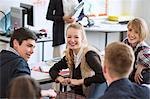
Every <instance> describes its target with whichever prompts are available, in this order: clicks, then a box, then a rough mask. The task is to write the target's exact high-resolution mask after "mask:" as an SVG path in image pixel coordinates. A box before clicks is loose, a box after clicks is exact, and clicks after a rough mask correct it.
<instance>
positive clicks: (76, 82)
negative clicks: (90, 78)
mask: <svg viewBox="0 0 150 99" xmlns="http://www.w3.org/2000/svg"><path fill="white" fill-rule="evenodd" d="M83 83H84V79H70V84H71V85H82V84H83Z"/></svg>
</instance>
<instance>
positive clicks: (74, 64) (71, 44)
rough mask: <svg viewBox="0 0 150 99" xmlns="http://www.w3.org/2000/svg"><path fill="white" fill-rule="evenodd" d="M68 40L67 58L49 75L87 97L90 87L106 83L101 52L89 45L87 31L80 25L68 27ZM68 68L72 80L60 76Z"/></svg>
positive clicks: (53, 68)
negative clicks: (86, 93) (94, 84)
mask: <svg viewBox="0 0 150 99" xmlns="http://www.w3.org/2000/svg"><path fill="white" fill-rule="evenodd" d="M66 38H67V47H66V51H65V56H64V57H63V58H62V60H60V61H59V62H58V63H56V64H54V66H53V67H52V68H51V69H50V71H49V73H50V76H51V78H52V79H53V80H54V81H56V82H60V83H61V84H64V85H66V84H69V85H71V89H72V92H74V93H75V94H79V95H83V96H85V91H86V89H87V88H88V86H90V85H91V84H93V83H103V82H105V79H104V76H103V73H102V67H101V58H100V56H99V51H98V50H97V49H96V48H94V47H92V46H90V45H88V42H87V38H86V35H85V30H84V28H83V26H82V25H81V24H79V23H73V24H70V25H69V26H68V27H67V30H66ZM67 68H69V71H70V78H64V77H62V76H60V75H59V72H60V71H61V70H62V69H67Z"/></svg>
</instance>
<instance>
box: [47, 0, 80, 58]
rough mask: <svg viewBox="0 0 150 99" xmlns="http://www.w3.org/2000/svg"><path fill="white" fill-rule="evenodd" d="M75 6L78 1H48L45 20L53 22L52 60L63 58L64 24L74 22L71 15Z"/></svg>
mask: <svg viewBox="0 0 150 99" xmlns="http://www.w3.org/2000/svg"><path fill="white" fill-rule="evenodd" d="M79 1H81V0H79ZM77 4H78V0H50V3H49V6H48V10H47V15H46V19H47V20H52V21H53V29H52V36H53V44H52V46H53V58H55V57H63V52H64V49H65V24H68V23H72V22H74V21H75V18H73V17H72V13H73V11H74V7H75V6H76V5H77Z"/></svg>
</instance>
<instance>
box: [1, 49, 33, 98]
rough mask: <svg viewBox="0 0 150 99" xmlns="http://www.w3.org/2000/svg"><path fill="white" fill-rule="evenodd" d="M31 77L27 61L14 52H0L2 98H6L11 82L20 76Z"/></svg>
mask: <svg viewBox="0 0 150 99" xmlns="http://www.w3.org/2000/svg"><path fill="white" fill-rule="evenodd" d="M25 74H27V75H30V69H29V67H28V64H27V61H25V60H24V59H23V58H22V57H21V56H18V55H16V54H15V53H13V52H10V51H7V50H2V51H1V52H0V98H6V92H8V89H7V87H8V84H9V82H10V81H11V80H12V79H13V78H15V77H17V76H20V75H25Z"/></svg>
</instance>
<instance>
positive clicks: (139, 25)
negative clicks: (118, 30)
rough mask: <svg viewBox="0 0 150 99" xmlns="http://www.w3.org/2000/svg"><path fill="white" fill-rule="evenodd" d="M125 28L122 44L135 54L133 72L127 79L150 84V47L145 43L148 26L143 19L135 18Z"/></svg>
mask: <svg viewBox="0 0 150 99" xmlns="http://www.w3.org/2000/svg"><path fill="white" fill-rule="evenodd" d="M127 27H128V31H127V38H126V39H125V40H124V43H125V44H128V45H130V46H131V47H132V49H133V50H134V54H135V62H134V70H133V72H132V73H131V75H130V77H129V78H130V80H131V81H133V82H136V83H138V84H150V46H149V45H147V44H146V43H145V39H146V37H147V36H148V34H149V30H148V26H147V24H146V22H145V21H144V19H142V18H135V19H133V20H131V21H130V22H129V23H128V26H127Z"/></svg>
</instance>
